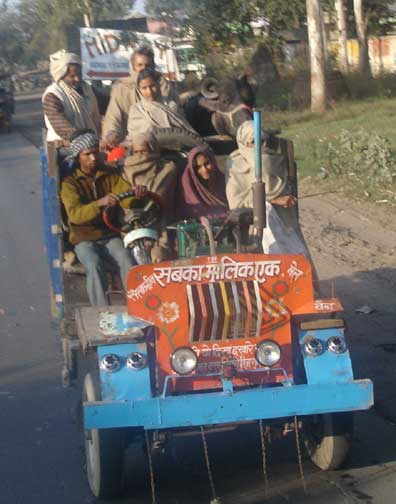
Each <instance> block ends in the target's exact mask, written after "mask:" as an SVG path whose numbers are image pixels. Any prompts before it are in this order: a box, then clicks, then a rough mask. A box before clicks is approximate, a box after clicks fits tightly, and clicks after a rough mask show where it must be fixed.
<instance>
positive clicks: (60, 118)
mask: <svg viewBox="0 0 396 504" xmlns="http://www.w3.org/2000/svg"><path fill="white" fill-rule="evenodd" d="M50 74H51V77H52V78H53V80H54V82H53V83H52V84H51V85H50V86H48V87H47V89H46V90H45V91H44V94H43V97H42V102H43V109H44V119H45V125H46V127H47V130H48V132H47V141H48V142H53V141H55V140H65V141H69V140H70V139H71V137H72V136H73V135H74V134H75V133H76V131H77V130H80V129H85V128H89V129H91V130H93V131H94V132H95V133H97V134H99V133H100V121H101V118H100V114H99V108H98V104H97V101H96V97H95V95H94V93H93V91H92V89H91V86H90V85H89V84H87V83H85V82H84V81H83V80H82V79H81V60H80V58H79V57H78V56H77V54H74V53H68V52H66V51H64V50H62V51H58V52H57V53H54V54H51V56H50Z"/></svg>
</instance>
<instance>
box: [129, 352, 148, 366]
mask: <svg viewBox="0 0 396 504" xmlns="http://www.w3.org/2000/svg"><path fill="white" fill-rule="evenodd" d="M126 366H127V368H128V369H131V370H132V371H141V370H142V369H144V368H145V367H146V366H147V356H146V355H145V354H144V353H142V352H131V353H130V354H129V355H128V356H127V358H126Z"/></svg>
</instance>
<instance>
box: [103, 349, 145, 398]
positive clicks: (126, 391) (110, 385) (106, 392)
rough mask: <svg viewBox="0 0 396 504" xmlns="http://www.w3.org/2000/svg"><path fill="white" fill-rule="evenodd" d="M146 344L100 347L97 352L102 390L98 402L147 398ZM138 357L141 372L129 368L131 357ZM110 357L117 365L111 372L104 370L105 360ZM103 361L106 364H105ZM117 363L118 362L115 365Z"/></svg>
mask: <svg viewBox="0 0 396 504" xmlns="http://www.w3.org/2000/svg"><path fill="white" fill-rule="evenodd" d="M147 353H148V345H147V343H123V344H120V345H103V346H99V347H98V348H97V354H98V365H99V370H100V382H101V387H102V400H103V401H115V400H125V399H129V400H132V401H133V400H142V399H148V398H151V395H152V394H151V385H150V369H149V366H148V355H147ZM136 354H139V355H140V356H142V357H143V358H144V359H145V364H144V366H143V367H142V368H134V367H132V366H131V365H130V364H131V361H130V360H128V359H131V356H134V355H135V356H136ZM109 356H114V357H115V359H114V362H116V363H117V362H118V366H117V365H115V366H114V369H113V370H112V369H110V366H107V367H106V365H105V364H106V362H107V361H108V362H113V359H111V358H110V359H108V357H109ZM106 358H107V360H106ZM117 359H118V361H117Z"/></svg>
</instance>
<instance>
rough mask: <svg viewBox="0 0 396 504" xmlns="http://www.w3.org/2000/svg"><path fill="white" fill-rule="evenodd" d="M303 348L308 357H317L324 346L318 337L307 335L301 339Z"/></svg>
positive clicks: (323, 349) (321, 352)
mask: <svg viewBox="0 0 396 504" xmlns="http://www.w3.org/2000/svg"><path fill="white" fill-rule="evenodd" d="M303 350H304V353H305V355H307V356H308V357H319V356H320V355H322V354H323V352H324V351H325V347H324V345H323V343H322V341H321V340H320V339H319V338H316V337H315V336H308V337H306V338H305V339H304V341H303Z"/></svg>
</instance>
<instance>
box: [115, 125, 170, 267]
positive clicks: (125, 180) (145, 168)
mask: <svg viewBox="0 0 396 504" xmlns="http://www.w3.org/2000/svg"><path fill="white" fill-rule="evenodd" d="M129 148H130V151H131V155H130V156H128V157H126V159H125V162H124V166H123V169H122V172H121V173H120V175H121V177H120V179H119V180H118V182H117V184H116V192H117V193H118V194H120V193H121V192H124V191H127V190H129V189H131V188H138V191H139V196H144V194H145V192H146V191H151V192H154V193H156V194H158V195H159V196H160V198H161V202H162V210H163V213H162V216H161V217H162V218H161V223H160V225H159V228H160V230H161V231H162V235H161V238H160V242H159V249H155V250H154V253H152V259H153V261H158V260H162V259H165V258H166V257H168V258H170V256H171V250H170V247H169V243H168V238H167V233H166V231H165V227H166V225H167V224H170V223H171V222H174V218H175V191H176V180H177V170H176V166H175V164H174V163H173V162H172V161H161V159H160V152H159V146H158V143H157V141H156V139H155V138H154V137H153V136H152V135H151V134H149V133H143V134H139V135H135V136H134V140H133V143H132V144H130V146H129Z"/></svg>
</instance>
